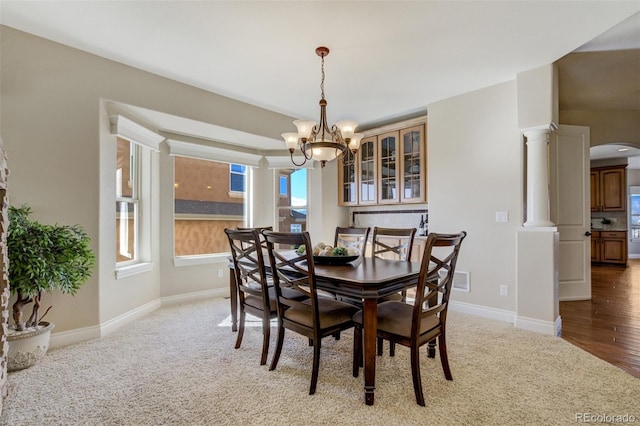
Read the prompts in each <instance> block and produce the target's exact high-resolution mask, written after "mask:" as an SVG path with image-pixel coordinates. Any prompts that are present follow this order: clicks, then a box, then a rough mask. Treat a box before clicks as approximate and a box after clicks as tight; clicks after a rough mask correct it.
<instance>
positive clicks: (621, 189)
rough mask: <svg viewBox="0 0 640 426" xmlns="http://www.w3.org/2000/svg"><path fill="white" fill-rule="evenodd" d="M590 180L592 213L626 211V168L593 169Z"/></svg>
mask: <svg viewBox="0 0 640 426" xmlns="http://www.w3.org/2000/svg"><path fill="white" fill-rule="evenodd" d="M590 178H591V179H590V180H591V211H592V212H624V211H626V210H627V171H626V166H611V167H597V168H593V169H591V176H590Z"/></svg>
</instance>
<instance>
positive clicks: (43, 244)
mask: <svg viewBox="0 0 640 426" xmlns="http://www.w3.org/2000/svg"><path fill="white" fill-rule="evenodd" d="M30 214H31V207H29V206H28V205H22V206H21V207H14V206H11V207H9V229H8V233H7V251H8V257H9V286H10V289H11V292H12V293H13V294H15V295H16V296H17V299H16V301H15V303H14V304H13V319H14V322H15V329H16V330H17V331H24V330H25V329H27V328H29V327H35V326H37V325H38V324H39V323H40V321H41V320H42V318H43V317H44V316H45V315H46V314H47V312H49V309H51V307H49V308H48V309H47V310H46V311H45V312H44V314H42V315H40V302H41V300H42V295H43V293H44V292H52V291H54V290H58V291H60V292H62V293H63V294H71V295H74V294H76V292H77V291H78V289H79V288H80V287H81V286H82V284H84V283H85V282H86V281H87V280H88V279H89V277H90V276H91V273H92V270H93V266H94V263H95V255H94V253H93V251H92V250H91V248H90V247H89V243H90V242H91V240H90V238H89V237H88V235H87V233H86V232H85V231H84V229H83V228H82V227H81V226H79V225H73V226H68V225H64V226H62V225H43V224H41V223H39V222H37V221H34V220H31V219H30V218H29V215H30ZM30 303H33V309H32V311H31V315H30V316H29V318H28V319H27V320H26V321H24V320H23V310H24V308H25V306H26V305H28V304H30Z"/></svg>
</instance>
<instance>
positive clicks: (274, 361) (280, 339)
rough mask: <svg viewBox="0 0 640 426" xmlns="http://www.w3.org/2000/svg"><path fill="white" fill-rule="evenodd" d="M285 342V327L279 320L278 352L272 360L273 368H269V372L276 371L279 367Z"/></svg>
mask: <svg viewBox="0 0 640 426" xmlns="http://www.w3.org/2000/svg"><path fill="white" fill-rule="evenodd" d="M283 342H284V327H283V326H282V322H281V321H280V320H278V342H277V343H276V351H275V352H274V354H273V359H272V360H271V366H270V367H269V371H271V370H275V369H276V366H277V365H278V360H279V359H280V352H281V351H282V343H283Z"/></svg>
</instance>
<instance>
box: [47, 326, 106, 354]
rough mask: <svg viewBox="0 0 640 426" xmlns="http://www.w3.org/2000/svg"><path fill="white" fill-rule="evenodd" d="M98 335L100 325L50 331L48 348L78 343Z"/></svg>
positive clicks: (95, 337)
mask: <svg viewBox="0 0 640 426" xmlns="http://www.w3.org/2000/svg"><path fill="white" fill-rule="evenodd" d="M54 330H55V328H54ZM98 337H100V327H99V326H97V325H95V326H91V327H83V328H76V329H73V330H68V331H61V332H60V333H51V340H50V341H49V348H51V349H53V348H60V347H62V346H67V345H71V344H74V343H80V342H84V341H86V340H91V339H97V338H98Z"/></svg>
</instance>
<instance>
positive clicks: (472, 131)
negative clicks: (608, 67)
mask: <svg viewBox="0 0 640 426" xmlns="http://www.w3.org/2000/svg"><path fill="white" fill-rule="evenodd" d="M1 31H2V33H1V34H0V35H1V38H2V64H1V66H2V69H1V71H2V73H1V76H0V77H1V84H2V86H1V89H2V90H1V95H2V105H1V110H0V113H1V118H2V127H1V129H2V136H3V138H4V141H5V145H6V148H7V152H8V156H9V167H10V169H11V173H12V174H11V176H10V186H9V196H10V201H11V202H13V203H15V204H20V203H23V202H28V203H29V204H31V205H32V206H33V207H34V210H35V212H36V217H37V218H38V219H41V220H43V221H45V222H58V223H80V224H82V225H83V226H85V228H86V229H87V231H88V232H89V234H90V235H91V237H92V238H93V247H94V248H95V249H96V250H97V251H98V266H97V268H96V271H95V273H94V277H93V278H92V279H91V280H90V282H89V283H88V284H87V285H86V286H85V287H83V288H82V290H81V291H80V292H79V293H78V295H77V296H76V297H75V298H72V297H68V296H60V295H54V296H53V299H54V302H55V308H54V309H53V310H52V311H51V313H50V315H49V319H50V320H52V321H53V322H55V323H56V333H60V332H64V331H73V330H78V329H83V328H87V329H90V330H94V329H96V328H99V327H102V326H103V325H104V324H108V323H113V322H114V321H115V322H117V321H119V320H120V319H121V318H122V317H123V316H127V315H131V313H132V312H137V311H140V310H141V309H142V310H143V309H144V308H145V307H148V306H152V305H153V304H154V303H157V301H158V300H159V298H161V299H163V300H166V299H172V298H179V297H181V296H182V295H185V294H189V293H198V292H204V291H210V290H211V289H216V288H217V289H220V290H221V291H225V290H226V288H227V285H228V274H227V261H226V259H220V261H219V262H217V263H212V264H205V265H195V266H181V267H176V266H175V265H174V257H173V213H172V212H173V182H174V180H173V159H172V157H171V156H169V155H168V148H167V146H165V145H164V144H163V145H161V148H160V152H159V153H154V154H153V155H152V156H151V159H150V162H151V163H152V164H153V166H154V167H155V170H156V173H154V175H153V180H152V182H151V183H150V189H151V192H152V199H153V202H152V210H153V212H152V214H153V216H152V228H151V235H152V241H153V245H152V250H151V253H149V256H150V258H151V259H152V260H153V262H154V263H153V264H154V268H153V269H152V270H151V271H149V272H146V273H143V274H138V275H135V276H132V277H127V278H124V279H119V280H116V279H115V277H114V264H115V237H114V236H115V231H114V229H115V228H114V227H115V224H114V220H113V199H114V197H115V185H114V184H113V182H114V181H115V176H114V175H115V136H114V135H112V134H111V133H110V131H109V118H108V115H109V111H108V110H107V105H106V103H105V102H102V101H103V100H109V101H114V102H121V103H125V104H131V105H135V106H140V107H144V108H147V109H151V110H156V111H161V112H165V113H168V114H173V115H178V116H182V117H186V118H190V119H193V120H198V121H203V122H207V123H213V124H217V125H220V126H224V127H229V128H233V129H238V130H243V131H246V132H250V133H254V134H257V135H262V136H267V137H273V138H274V139H278V138H279V136H278V135H279V134H280V133H281V131H282V129H283V128H288V127H290V125H291V121H292V118H291V117H286V116H282V115H279V114H276V113H273V112H269V111H265V110H262V109H260V108H256V107H253V106H249V105H246V104H243V103H241V102H237V101H233V100H230V99H228V98H224V97H222V96H218V95H215V94H211V93H208V92H205V91H202V90H198V89H195V88H193V87H190V86H186V85H183V84H180V83H177V82H174V81H170V80H167V79H164V78H161V77H158V76H155V75H152V74H149V73H145V72H142V71H139V70H136V69H133V68H130V67H126V66H124V65H121V64H118V63H115V62H111V61H108V60H105V59H102V58H98V57H96V56H93V55H89V54H86V53H83V52H81V51H78V50H75V49H71V48H67V47H64V46H61V45H58V44H55V43H52V42H49V41H46V40H43V39H40V38H37V37H34V36H31V35H28V34H25V33H21V32H18V31H15V30H12V29H9V28H6V27H2V29H1ZM247 116H250V117H252V119H251V120H246V117H247ZM129 118H131V119H134V120H135V119H136V117H129ZM141 124H144V122H142V123H141ZM428 140H429V156H428V158H429V163H428V182H429V214H430V217H429V218H430V230H431V231H435V232H456V231H459V230H463V229H464V230H466V231H468V232H469V237H468V238H467V240H465V245H464V248H463V251H462V255H461V257H460V262H459V270H460V271H467V272H469V273H470V279H471V292H470V293H461V292H455V293H454V296H453V297H454V300H456V301H459V302H464V303H468V304H471V305H476V306H484V307H486V308H488V309H496V310H504V311H505V312H514V311H515V309H516V303H515V297H514V296H515V294H516V291H515V290H516V258H515V247H516V245H515V244H516V237H515V236H516V231H517V230H518V229H519V228H520V226H521V224H522V218H523V207H522V200H523V194H522V192H523V190H522V188H523V143H522V138H521V136H520V134H519V132H518V128H517V88H516V82H515V80H514V81H510V82H506V83H503V84H500V85H497V86H493V87H489V88H486V89H482V90H479V91H476V92H472V93H468V94H465V95H461V96H458V97H455V98H451V99H447V100H443V101H440V102H437V103H434V104H432V105H430V106H429V126H428ZM70 153H72V155H71V154H70ZM336 164H337V163H336V162H330V163H328V164H327V166H326V167H325V168H320V167H317V168H315V169H312V170H310V171H309V175H308V176H309V185H310V190H309V232H310V233H311V236H312V239H313V240H314V241H319V240H324V241H332V240H333V233H334V229H335V226H337V225H348V224H349V209H348V208H339V207H336V206H337V188H338V185H337V170H336ZM254 173H255V176H256V179H255V182H256V187H255V188H254V197H253V199H251V200H249V203H250V204H251V205H252V206H254V209H253V214H254V217H253V223H254V225H256V226H267V225H273V224H274V223H275V219H276V218H275V197H274V196H273V195H272V194H274V191H275V188H276V186H275V182H276V181H275V179H274V173H273V170H269V169H268V167H267V165H266V160H262V163H261V167H259V168H256V169H255V170H254ZM496 211H508V212H509V222H508V223H496V222H495V213H496ZM219 270H222V271H223V277H222V278H219V277H218V274H217V272H218V271H219ZM502 284H504V285H508V286H509V288H510V290H511V291H510V295H509V296H508V297H500V296H499V286H500V285H502ZM54 335H55V334H54Z"/></svg>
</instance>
